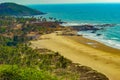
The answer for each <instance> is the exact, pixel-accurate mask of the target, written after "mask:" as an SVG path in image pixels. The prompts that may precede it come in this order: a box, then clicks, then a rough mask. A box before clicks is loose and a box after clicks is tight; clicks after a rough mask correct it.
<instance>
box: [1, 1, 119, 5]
mask: <svg viewBox="0 0 120 80" xmlns="http://www.w3.org/2000/svg"><path fill="white" fill-rule="evenodd" d="M3 2H15V3H19V4H54V3H112V2H114V3H117V2H119V3H120V0H0V3H3Z"/></svg>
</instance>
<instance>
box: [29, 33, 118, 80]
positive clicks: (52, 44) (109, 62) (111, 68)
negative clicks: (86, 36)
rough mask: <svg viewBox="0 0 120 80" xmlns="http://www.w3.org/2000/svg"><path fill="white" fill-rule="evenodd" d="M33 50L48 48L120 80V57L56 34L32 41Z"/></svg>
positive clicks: (113, 79) (111, 79)
mask: <svg viewBox="0 0 120 80" xmlns="http://www.w3.org/2000/svg"><path fill="white" fill-rule="evenodd" d="M31 42H32V45H31V46H32V47H33V48H36V47H38V48H47V49H50V50H53V51H57V52H59V53H60V54H61V55H63V56H64V57H66V58H68V59H70V60H72V61H73V62H74V63H79V64H82V65H85V66H89V67H92V68H93V69H94V70H97V71H98V72H101V73H103V74H105V75H106V76H107V77H108V78H109V79H110V80H120V56H119V55H114V54H111V53H109V52H104V51H100V50H97V49H95V48H91V47H89V46H86V45H83V44H80V43H79V42H77V41H75V40H73V39H70V38H68V37H65V36H56V34H55V33H52V34H47V35H43V36H41V40H38V41H31Z"/></svg>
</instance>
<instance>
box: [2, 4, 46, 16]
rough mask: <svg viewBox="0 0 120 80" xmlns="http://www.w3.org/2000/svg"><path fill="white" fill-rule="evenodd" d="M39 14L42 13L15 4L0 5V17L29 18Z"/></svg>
mask: <svg viewBox="0 0 120 80" xmlns="http://www.w3.org/2000/svg"><path fill="white" fill-rule="evenodd" d="M41 14H44V13H43V12H40V11H37V10H34V9H31V8H29V7H26V6H23V5H19V4H16V3H1V4H0V15H2V16H3V15H4V16H31V15H41Z"/></svg>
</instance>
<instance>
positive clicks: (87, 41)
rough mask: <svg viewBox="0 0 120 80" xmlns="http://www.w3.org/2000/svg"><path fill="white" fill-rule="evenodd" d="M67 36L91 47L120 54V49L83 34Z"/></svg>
mask: <svg viewBox="0 0 120 80" xmlns="http://www.w3.org/2000/svg"><path fill="white" fill-rule="evenodd" d="M66 37H68V38H70V39H73V40H75V41H77V42H79V43H80V44H83V45H86V46H89V47H91V48H94V49H98V50H102V51H105V52H109V53H115V54H116V55H120V49H117V48H114V47H111V46H108V45H106V44H104V43H102V42H100V41H97V40H93V39H90V38H86V37H83V36H79V37H78V36H66Z"/></svg>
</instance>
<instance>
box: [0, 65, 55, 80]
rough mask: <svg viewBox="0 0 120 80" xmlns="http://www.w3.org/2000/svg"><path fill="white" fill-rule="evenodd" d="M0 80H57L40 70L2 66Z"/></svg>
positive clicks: (0, 67)
mask: <svg viewBox="0 0 120 80" xmlns="http://www.w3.org/2000/svg"><path fill="white" fill-rule="evenodd" d="M0 80H57V78H55V77H52V76H51V75H50V74H49V73H48V72H45V71H42V70H39V71H38V70H35V69H32V68H21V67H18V66H16V65H12V66H11V65H2V66H0Z"/></svg>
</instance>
